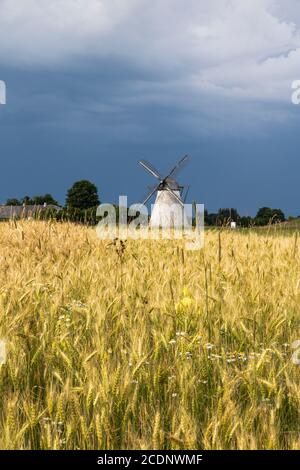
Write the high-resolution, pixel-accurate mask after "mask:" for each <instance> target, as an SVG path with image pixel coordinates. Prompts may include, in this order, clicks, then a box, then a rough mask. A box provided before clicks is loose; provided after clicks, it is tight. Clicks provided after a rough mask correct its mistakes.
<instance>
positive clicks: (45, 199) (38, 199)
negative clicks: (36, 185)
mask: <svg viewBox="0 0 300 470" xmlns="http://www.w3.org/2000/svg"><path fill="white" fill-rule="evenodd" d="M31 201H32V202H31V203H32V204H36V205H43V204H53V205H55V206H58V202H57V201H56V200H55V199H54V198H53V197H52V196H51V194H48V193H47V194H44V195H41V196H34V197H33V198H32V199H31Z"/></svg>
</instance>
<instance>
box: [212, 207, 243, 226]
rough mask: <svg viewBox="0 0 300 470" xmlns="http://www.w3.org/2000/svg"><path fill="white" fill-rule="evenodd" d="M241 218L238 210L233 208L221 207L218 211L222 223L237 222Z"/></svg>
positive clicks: (219, 221)
mask: <svg viewBox="0 0 300 470" xmlns="http://www.w3.org/2000/svg"><path fill="white" fill-rule="evenodd" d="M239 218H240V216H239V214H238V211H237V210H236V209H234V208H233V207H232V208H226V209H219V212H218V217H217V219H218V223H219V224H220V225H225V224H228V223H229V222H232V221H233V222H237V221H238V219H239Z"/></svg>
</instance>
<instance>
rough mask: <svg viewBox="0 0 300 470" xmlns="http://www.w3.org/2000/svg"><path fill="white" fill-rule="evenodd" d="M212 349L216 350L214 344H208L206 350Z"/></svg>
mask: <svg viewBox="0 0 300 470" xmlns="http://www.w3.org/2000/svg"><path fill="white" fill-rule="evenodd" d="M212 348H214V345H213V344H211V343H207V344H206V349H212Z"/></svg>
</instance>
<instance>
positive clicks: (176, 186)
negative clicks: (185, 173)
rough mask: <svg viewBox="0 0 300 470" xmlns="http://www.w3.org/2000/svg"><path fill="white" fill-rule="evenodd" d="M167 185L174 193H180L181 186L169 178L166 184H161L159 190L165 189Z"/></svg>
mask: <svg viewBox="0 0 300 470" xmlns="http://www.w3.org/2000/svg"><path fill="white" fill-rule="evenodd" d="M166 183H167V185H168V188H170V189H172V190H173V191H179V189H180V186H179V184H178V183H177V181H175V180H173V179H172V178H167V179H166V180H165V182H163V183H161V184H160V185H159V188H158V189H159V190H162V189H165V186H166Z"/></svg>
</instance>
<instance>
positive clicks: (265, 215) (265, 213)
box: [255, 207, 285, 225]
mask: <svg viewBox="0 0 300 470" xmlns="http://www.w3.org/2000/svg"><path fill="white" fill-rule="evenodd" d="M284 220H285V216H284V213H283V212H282V210H281V209H271V208H270V207H261V208H260V209H259V210H258V212H257V214H256V217H255V223H256V225H268V224H274V223H278V222H283V221H284Z"/></svg>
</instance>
